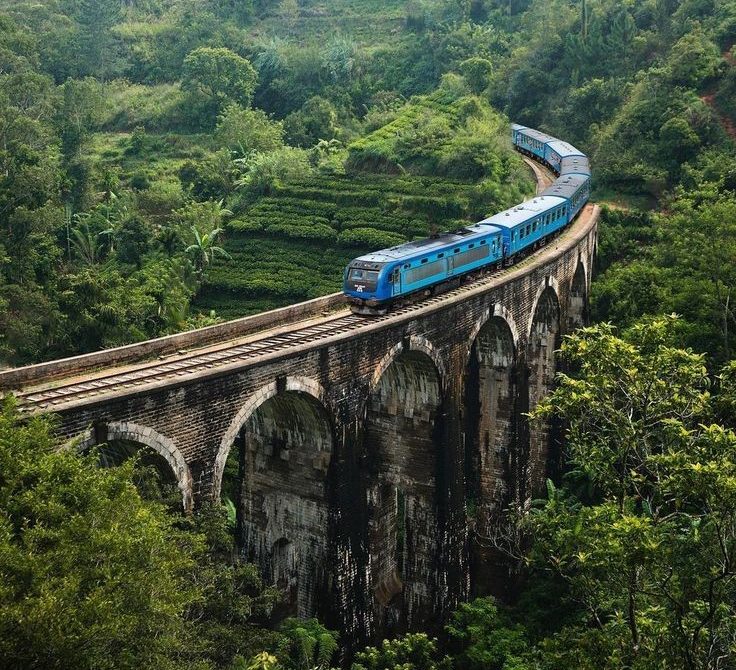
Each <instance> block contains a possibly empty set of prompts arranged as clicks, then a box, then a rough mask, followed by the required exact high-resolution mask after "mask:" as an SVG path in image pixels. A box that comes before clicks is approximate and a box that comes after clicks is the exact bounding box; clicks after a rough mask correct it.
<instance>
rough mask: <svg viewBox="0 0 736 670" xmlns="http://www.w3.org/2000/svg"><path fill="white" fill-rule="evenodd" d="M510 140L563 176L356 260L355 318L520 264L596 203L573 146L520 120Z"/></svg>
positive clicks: (351, 288) (347, 283)
mask: <svg viewBox="0 0 736 670" xmlns="http://www.w3.org/2000/svg"><path fill="white" fill-rule="evenodd" d="M511 141H512V143H513V145H514V148H515V149H516V150H517V151H518V152H520V153H522V154H524V155H525V156H528V157H530V158H532V159H534V160H535V161H537V162H539V163H541V164H542V165H545V166H546V167H548V168H549V169H550V170H551V171H552V172H553V173H554V174H555V176H556V177H557V179H556V180H555V181H554V182H553V183H552V184H551V185H550V186H549V187H548V188H546V189H545V190H544V191H542V193H540V194H538V195H537V196H536V197H534V198H530V199H529V200H525V201H524V202H522V203H521V204H519V205H516V206H515V207H512V208H511V209H507V210H504V211H502V212H499V213H498V214H494V215H493V216H490V217H488V218H486V219H483V220H482V221H479V222H478V223H475V224H471V225H468V226H466V227H464V228H461V229H459V230H455V231H452V232H445V233H441V234H439V235H436V236H433V237H428V238H425V239H420V240H414V241H411V242H406V243H404V244H399V245H397V246H395V247H390V248H389V249H382V250H380V251H375V252H372V253H369V254H365V255H363V256H359V257H358V258H355V259H353V260H352V261H350V263H349V264H348V266H347V267H346V268H345V273H344V278H343V292H344V294H345V296H346V297H347V300H348V304H349V305H350V309H351V310H352V311H353V312H354V313H355V314H363V315H367V316H372V315H383V314H386V313H387V312H388V311H389V310H391V309H392V308H395V307H397V306H403V305H405V304H407V303H411V302H415V301H417V300H421V299H422V298H424V297H427V296H430V295H432V294H435V293H438V292H442V291H443V290H448V289H450V288H454V287H455V286H458V285H460V283H461V282H463V281H466V280H468V279H469V278H473V277H475V276H476V275H478V274H479V273H486V272H489V271H494V270H500V269H501V268H503V267H506V266H509V265H513V264H514V263H515V262H517V261H518V260H519V259H520V258H523V257H524V256H526V255H527V254H528V253H531V252H532V251H534V250H536V249H538V248H539V247H540V246H542V245H544V244H546V243H547V242H548V241H549V240H550V239H551V238H553V237H554V236H556V235H558V234H559V232H560V231H561V230H562V229H563V228H565V226H567V225H569V224H570V223H571V222H572V221H573V220H574V219H575V217H576V216H577V215H578V214H579V213H580V210H581V209H582V208H583V207H584V206H585V203H587V202H588V199H589V198H590V180H591V171H590V161H589V160H588V157H587V156H586V155H585V154H584V153H583V152H582V151H580V150H579V149H576V148H575V147H574V146H572V145H571V144H569V143H567V142H563V141H562V140H558V139H557V138H556V137H552V136H551V135H547V134H546V133H543V132H540V131H539V130H534V129H533V128H527V127H526V126H522V125H519V124H516V123H514V124H512V125H511Z"/></svg>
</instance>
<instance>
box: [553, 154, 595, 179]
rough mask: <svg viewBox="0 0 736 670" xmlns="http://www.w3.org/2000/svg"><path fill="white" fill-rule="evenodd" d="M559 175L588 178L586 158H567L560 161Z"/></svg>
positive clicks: (588, 170) (587, 161)
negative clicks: (584, 176)
mask: <svg viewBox="0 0 736 670" xmlns="http://www.w3.org/2000/svg"><path fill="white" fill-rule="evenodd" d="M560 174H561V175H567V174H584V175H588V176H590V161H589V160H588V157H587V156H567V157H566V158H563V159H562V161H560Z"/></svg>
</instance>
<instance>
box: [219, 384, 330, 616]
mask: <svg viewBox="0 0 736 670" xmlns="http://www.w3.org/2000/svg"><path fill="white" fill-rule="evenodd" d="M325 400H326V394H325V392H324V389H323V388H322V387H321V386H320V385H319V384H318V383H317V382H316V381H314V380H312V379H308V378H303V377H284V378H281V379H278V380H276V381H275V382H273V383H271V384H267V385H265V386H263V387H262V388H260V389H259V390H258V391H256V392H255V393H253V394H252V395H251V396H250V397H249V398H248V399H247V400H246V402H245V404H244V405H243V406H242V407H241V409H240V410H239V411H238V413H237V414H236V415H235V417H234V418H233V420H232V421H231V423H230V426H229V428H228V430H227V432H226V433H225V435H224V436H223V438H222V441H221V446H220V451H219V453H218V456H217V458H218V461H217V462H218V469H217V472H216V477H217V479H216V483H215V489H216V490H217V491H218V494H225V495H226V496H227V497H228V498H229V499H230V501H231V503H232V505H233V507H234V509H235V513H236V533H237V543H238V547H239V550H240V551H241V552H242V554H243V555H244V556H245V557H246V558H247V559H248V560H249V561H252V562H254V563H256V564H258V565H259V566H260V568H261V571H262V573H263V575H264V578H265V579H266V580H268V581H269V582H270V583H272V584H274V585H276V586H278V587H279V588H281V590H282V591H283V592H284V593H285V596H286V597H285V605H284V608H283V610H284V611H283V612H282V614H285V615H286V614H288V615H293V616H302V617H309V616H314V615H315V614H316V606H317V602H318V600H319V593H320V592H321V591H322V590H324V588H326V584H327V582H328V575H327V568H326V564H327V551H328V546H327V538H328V536H329V534H328V481H329V477H328V471H329V468H330V465H331V459H332V453H333V448H334V437H333V428H332V422H331V420H330V416H329V413H328V410H327V407H326V403H325ZM228 442H229V443H228ZM233 445H234V446H235V448H234V449H233V448H232V447H233ZM225 475H227V477H226V476H225Z"/></svg>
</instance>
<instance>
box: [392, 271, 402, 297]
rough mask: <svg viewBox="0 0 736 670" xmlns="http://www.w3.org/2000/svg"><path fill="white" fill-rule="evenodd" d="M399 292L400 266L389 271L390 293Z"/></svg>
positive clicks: (396, 293)
mask: <svg viewBox="0 0 736 670" xmlns="http://www.w3.org/2000/svg"><path fill="white" fill-rule="evenodd" d="M400 294H401V268H396V269H395V270H394V271H393V272H392V273H391V295H400Z"/></svg>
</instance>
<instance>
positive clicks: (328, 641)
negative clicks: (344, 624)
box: [276, 618, 338, 670]
mask: <svg viewBox="0 0 736 670" xmlns="http://www.w3.org/2000/svg"><path fill="white" fill-rule="evenodd" d="M279 631H280V633H281V634H282V635H283V639H282V641H281V643H280V644H279V647H278V648H277V650H276V655H277V657H278V658H279V659H280V661H281V665H282V666H283V667H284V668H285V669H287V670H326V669H327V668H329V667H331V666H330V663H331V661H332V659H333V657H334V656H335V654H336V652H337V649H338V646H337V633H335V632H334V631H330V630H327V629H326V628H325V627H324V626H323V625H322V624H321V623H320V622H319V621H317V619H291V618H289V619H285V620H284V621H283V622H282V623H281V625H280V626H279Z"/></svg>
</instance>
